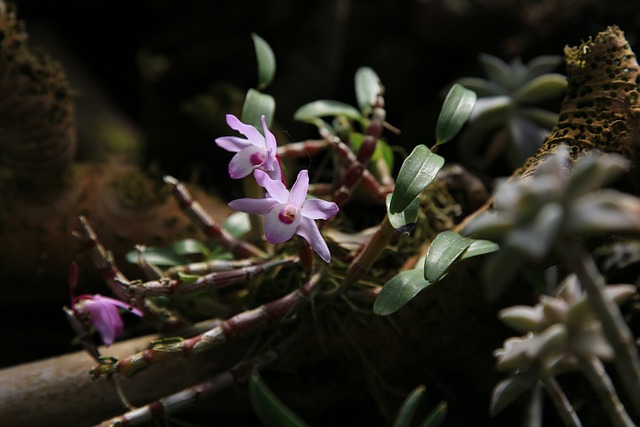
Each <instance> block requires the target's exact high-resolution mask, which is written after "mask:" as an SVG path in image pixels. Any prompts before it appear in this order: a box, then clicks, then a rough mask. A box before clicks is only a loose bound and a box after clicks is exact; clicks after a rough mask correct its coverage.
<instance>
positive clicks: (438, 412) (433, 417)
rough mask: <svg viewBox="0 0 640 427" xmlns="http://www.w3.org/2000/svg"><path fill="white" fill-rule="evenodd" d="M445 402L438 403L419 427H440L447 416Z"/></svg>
mask: <svg viewBox="0 0 640 427" xmlns="http://www.w3.org/2000/svg"><path fill="white" fill-rule="evenodd" d="M447 410H448V405H447V402H440V403H438V406H436V407H435V408H433V410H432V411H431V412H429V415H427V418H425V420H424V421H423V422H422V423H421V424H420V427H440V426H441V425H442V423H443V422H444V419H445V417H446V416H447Z"/></svg>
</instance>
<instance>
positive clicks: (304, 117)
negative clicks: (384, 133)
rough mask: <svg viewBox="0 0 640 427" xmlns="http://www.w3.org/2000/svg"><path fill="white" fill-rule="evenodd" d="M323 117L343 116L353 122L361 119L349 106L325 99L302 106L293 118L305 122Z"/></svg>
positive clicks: (356, 111) (358, 113)
mask: <svg viewBox="0 0 640 427" xmlns="http://www.w3.org/2000/svg"><path fill="white" fill-rule="evenodd" d="M325 116H345V117H348V118H350V119H353V120H361V119H362V115H361V114H360V112H359V111H358V110H356V109H355V108H353V107H352V106H351V105H349V104H345V103H344V102H339V101H332V100H327V99H321V100H318V101H313V102H310V103H308V104H305V105H303V106H302V107H300V108H298V110H297V111H296V112H295V113H294V115H293V118H294V119H296V120H300V121H304V122H306V121H313V120H315V119H317V118H319V117H325Z"/></svg>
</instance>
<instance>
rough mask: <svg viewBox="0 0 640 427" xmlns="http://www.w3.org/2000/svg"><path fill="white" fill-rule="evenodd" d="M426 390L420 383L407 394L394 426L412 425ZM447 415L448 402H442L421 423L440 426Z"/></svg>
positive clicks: (426, 426) (424, 426) (429, 426)
mask: <svg viewBox="0 0 640 427" xmlns="http://www.w3.org/2000/svg"><path fill="white" fill-rule="evenodd" d="M424 391H425V388H424V386H422V385H420V386H418V387H416V388H415V389H414V390H413V391H412V392H411V393H410V394H409V396H407V398H406V399H405V400H404V402H403V403H402V406H401V407H400V409H399V410H398V415H397V416H396V419H395V421H394V422H393V427H410V426H411V425H412V421H413V417H414V415H415V412H416V410H417V409H418V406H419V405H420V400H422V396H423V395H424ZM446 415H447V403H446V402H440V403H439V404H438V406H436V407H435V408H434V409H433V410H432V411H431V412H430V413H429V415H427V416H426V418H425V419H424V420H423V421H422V423H420V427H440V426H441V425H442V423H443V422H444V418H445V416H446Z"/></svg>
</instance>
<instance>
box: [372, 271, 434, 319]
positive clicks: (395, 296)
mask: <svg viewBox="0 0 640 427" xmlns="http://www.w3.org/2000/svg"><path fill="white" fill-rule="evenodd" d="M429 285H431V283H430V282H427V281H426V280H425V279H424V274H423V272H422V270H421V269H415V270H406V271H402V272H400V273H398V274H397V275H396V276H394V277H393V278H392V279H391V280H389V281H388V282H387V283H385V285H384V287H383V288H382V290H381V291H380V293H379V294H378V298H376V302H375V303H374V304H373V313H374V314H377V315H378V316H388V315H389V314H392V313H395V312H396V311H398V310H399V309H400V308H402V307H403V306H404V305H405V304H406V303H408V302H409V301H411V299H413V297H415V296H416V295H417V294H418V292H420V291H421V290H423V289H424V288H426V287H427V286H429Z"/></svg>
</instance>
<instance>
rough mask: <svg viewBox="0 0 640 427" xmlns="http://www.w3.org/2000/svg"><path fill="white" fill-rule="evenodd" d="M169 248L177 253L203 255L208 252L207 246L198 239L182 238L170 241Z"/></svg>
mask: <svg viewBox="0 0 640 427" xmlns="http://www.w3.org/2000/svg"><path fill="white" fill-rule="evenodd" d="M169 250H170V251H172V252H173V253H175V254H177V255H202V256H204V257H206V256H207V254H208V253H209V248H208V247H207V246H206V245H205V244H204V243H202V242H200V241H199V240H195V239H184V240H179V241H177V242H175V243H172V244H171V246H169Z"/></svg>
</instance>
